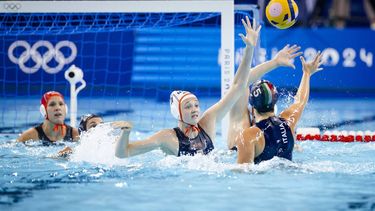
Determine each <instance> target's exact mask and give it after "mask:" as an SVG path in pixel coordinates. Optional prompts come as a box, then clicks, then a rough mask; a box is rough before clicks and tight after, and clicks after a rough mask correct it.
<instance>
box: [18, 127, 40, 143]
mask: <svg viewBox="0 0 375 211" xmlns="http://www.w3.org/2000/svg"><path fill="white" fill-rule="evenodd" d="M29 140H39V137H38V132H37V131H36V130H35V128H30V129H28V130H26V131H25V132H23V133H22V134H21V135H20V136H19V137H18V138H17V141H19V142H26V141H29Z"/></svg>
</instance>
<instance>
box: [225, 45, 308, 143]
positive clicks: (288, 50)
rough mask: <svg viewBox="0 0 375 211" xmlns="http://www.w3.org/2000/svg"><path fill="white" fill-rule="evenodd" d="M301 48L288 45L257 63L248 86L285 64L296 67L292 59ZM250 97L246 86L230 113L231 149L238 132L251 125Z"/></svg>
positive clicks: (229, 136) (249, 76) (298, 53)
mask: <svg viewBox="0 0 375 211" xmlns="http://www.w3.org/2000/svg"><path fill="white" fill-rule="evenodd" d="M300 49H301V48H300V47H299V46H297V45H293V46H292V47H289V45H286V46H285V47H284V48H283V49H282V50H280V51H279V52H278V53H277V54H276V56H275V57H274V58H273V59H272V60H270V61H267V62H264V63H262V64H260V65H257V66H256V67H255V68H253V69H251V70H250V74H249V75H248V79H247V86H250V85H251V84H252V83H254V82H255V81H257V80H259V79H260V78H261V77H262V76H263V75H264V74H266V73H268V72H270V71H271V70H273V69H275V68H277V67H280V66H284V67H292V68H293V69H295V66H294V64H293V63H292V59H294V58H295V57H297V56H299V55H301V54H302V52H298V51H299V50H300ZM248 99H249V90H248V89H247V87H246V91H244V92H242V95H241V97H240V98H239V99H238V100H237V102H236V103H235V104H234V105H233V107H232V109H231V111H230V115H229V124H230V125H229V130H228V137H227V145H228V148H229V149H231V148H233V146H234V139H235V137H236V136H237V134H238V133H239V132H240V131H241V130H243V129H245V128H248V127H250V122H249V117H248V112H247V105H248Z"/></svg>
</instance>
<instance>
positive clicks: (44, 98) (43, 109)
mask: <svg viewBox="0 0 375 211" xmlns="http://www.w3.org/2000/svg"><path fill="white" fill-rule="evenodd" d="M53 96H59V97H61V98H62V99H63V100H64V96H63V95H62V94H61V93H60V92H56V91H49V92H46V93H45V94H44V95H43V96H42V99H41V100H40V104H41V105H40V107H41V108H40V113H41V114H42V115H43V116H44V117H46V118H47V104H48V101H49V100H50V99H51V97H53Z"/></svg>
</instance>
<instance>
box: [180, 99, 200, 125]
mask: <svg viewBox="0 0 375 211" xmlns="http://www.w3.org/2000/svg"><path fill="white" fill-rule="evenodd" d="M181 113H182V119H183V120H184V122H186V123H188V124H191V125H196V124H197V123H198V121H199V114H200V107H199V101H198V99H197V98H195V97H192V98H187V99H185V100H183V101H182V102H181Z"/></svg>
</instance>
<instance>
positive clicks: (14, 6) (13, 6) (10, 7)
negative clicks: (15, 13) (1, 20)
mask: <svg viewBox="0 0 375 211" xmlns="http://www.w3.org/2000/svg"><path fill="white" fill-rule="evenodd" d="M4 9H6V10H19V9H21V4H20V3H4Z"/></svg>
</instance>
